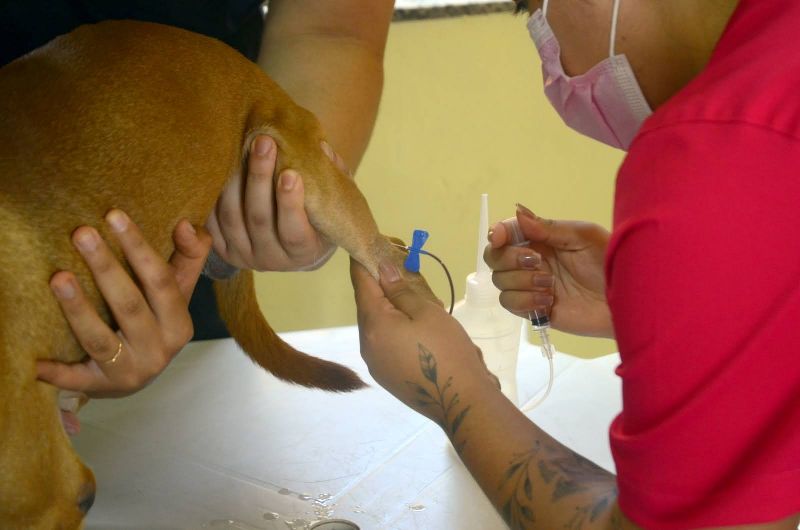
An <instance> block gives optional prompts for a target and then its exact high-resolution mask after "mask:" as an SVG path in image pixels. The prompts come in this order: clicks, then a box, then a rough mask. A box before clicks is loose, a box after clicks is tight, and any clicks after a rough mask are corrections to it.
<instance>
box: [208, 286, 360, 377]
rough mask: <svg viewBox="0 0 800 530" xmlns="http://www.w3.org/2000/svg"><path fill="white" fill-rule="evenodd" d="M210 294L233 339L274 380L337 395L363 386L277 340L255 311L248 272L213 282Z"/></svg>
mask: <svg viewBox="0 0 800 530" xmlns="http://www.w3.org/2000/svg"><path fill="white" fill-rule="evenodd" d="M214 292H215V293H216V295H217V305H218V306H219V312H220V315H221V316H222V320H223V321H224V322H225V324H226V325H227V326H228V330H229V331H230V332H231V335H233V338H235V339H236V342H238V343H239V346H241V347H242V349H243V350H244V351H245V353H247V355H249V356H250V358H251V359H252V360H253V361H254V362H255V363H257V364H259V365H260V366H262V367H263V368H265V369H267V370H269V371H270V372H272V373H273V374H274V375H275V376H276V377H278V378H280V379H283V380H285V381H289V382H292V383H297V384H298V385H303V386H307V387H315V388H322V389H324V390H333V391H338V392H346V391H350V390H357V389H359V388H363V387H364V386H366V385H365V384H364V382H363V381H362V380H361V379H360V378H359V377H358V375H356V373H355V372H353V371H352V370H350V369H349V368H346V367H344V366H341V365H339V364H336V363H332V362H330V361H324V360H322V359H318V358H316V357H312V356H310V355H307V354H305V353H302V352H300V351H297V350H296V349H294V348H292V347H291V346H290V345H289V344H287V343H286V342H284V341H283V340H281V338H280V337H278V335H277V334H276V333H275V331H273V330H272V328H271V327H270V326H269V324H268V323H267V321H266V320H265V319H264V317H263V315H262V314H261V311H260V310H259V308H258V302H257V301H256V295H255V289H254V288H253V273H252V272H250V271H247V270H242V271H239V272H238V273H237V274H236V275H235V276H233V277H232V278H231V279H229V280H216V281H215V282H214Z"/></svg>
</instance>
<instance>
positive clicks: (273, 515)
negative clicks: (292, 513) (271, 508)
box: [264, 512, 280, 521]
mask: <svg viewBox="0 0 800 530" xmlns="http://www.w3.org/2000/svg"><path fill="white" fill-rule="evenodd" d="M279 517H280V514H277V513H275V512H267V513H265V514H264V519H266V520H267V521H274V520H276V519H278V518H279Z"/></svg>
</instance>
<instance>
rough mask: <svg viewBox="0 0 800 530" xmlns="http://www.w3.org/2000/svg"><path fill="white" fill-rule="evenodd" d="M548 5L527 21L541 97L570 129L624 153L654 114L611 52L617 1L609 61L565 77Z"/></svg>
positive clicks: (616, 8)
mask: <svg viewBox="0 0 800 530" xmlns="http://www.w3.org/2000/svg"><path fill="white" fill-rule="evenodd" d="M547 4H548V0H544V5H543V6H542V9H538V10H536V12H535V13H534V14H533V15H531V18H530V20H529V21H528V31H529V32H530V34H531V38H532V39H533V42H534V44H536V48H537V49H538V50H539V55H540V56H541V58H542V74H543V76H544V93H545V95H546V96H547V99H549V100H550V103H551V104H552V105H553V107H555V109H556V112H558V114H559V115H560V116H561V119H563V120H564V123H566V124H567V125H568V126H570V127H571V128H573V129H575V130H576V131H578V132H579V133H581V134H584V135H586V136H589V137H591V138H594V139H595V140H599V141H601V142H603V143H605V144H608V145H610V146H612V147H617V148H619V149H625V150H627V149H628V147H629V146H630V145H631V142H632V141H633V137H634V136H636V133H637V131H638V130H639V127H641V125H642V122H644V120H645V118H647V117H648V116H649V115H650V114H652V112H653V111H652V110H651V109H650V105H648V104H647V100H645V98H644V94H642V90H641V88H640V87H639V83H638V82H637V81H636V76H635V75H634V73H633V69H632V68H631V65H630V63H629V62H628V59H627V57H625V55H616V54H615V53H614V40H615V37H616V32H617V17H618V15H619V0H614V10H613V15H612V21H611V43H610V45H609V52H608V58H607V59H604V60H603V61H602V62H600V63H598V64H596V65H595V66H594V67H592V69H591V70H589V71H588V72H586V73H585V74H582V75H578V76H575V77H569V76H568V75H567V74H566V73H564V68H563V66H561V47H560V46H559V44H558V40H556V37H555V35H554V34H553V30H552V29H551V28H550V25H549V24H548V23H547V19H546V18H545V15H546V13H547Z"/></svg>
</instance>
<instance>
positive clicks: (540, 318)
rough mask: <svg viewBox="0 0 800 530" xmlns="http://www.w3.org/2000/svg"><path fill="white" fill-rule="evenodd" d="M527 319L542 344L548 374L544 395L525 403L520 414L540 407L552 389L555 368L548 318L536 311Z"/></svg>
mask: <svg viewBox="0 0 800 530" xmlns="http://www.w3.org/2000/svg"><path fill="white" fill-rule="evenodd" d="M528 318H530V320H531V325H532V326H533V330H534V331H536V332H537V333H538V334H539V340H540V341H541V343H542V345H541V350H542V356H543V357H544V358H546V359H547V364H548V367H549V371H550V374H549V377H548V379H547V387H546V388H545V390H544V393H543V394H541V395H540V396H539V397H537V398H535V399H533V400H532V401H529V402H528V403H526V404H525V405H524V406H523V407H522V409H521V410H522V412H528V411H531V410H533V409H535V408H536V407H538V406H539V405H541V404H542V403H543V402H544V400H545V399H547V396H549V395H550V391H551V390H552V389H553V380H554V379H555V368H554V367H553V356H554V355H555V349H553V343H552V342H550V333H549V332H548V331H549V330H550V318H549V317H548V316H547V315H540V314H539V313H538V312H537V311H533V313H529V314H528Z"/></svg>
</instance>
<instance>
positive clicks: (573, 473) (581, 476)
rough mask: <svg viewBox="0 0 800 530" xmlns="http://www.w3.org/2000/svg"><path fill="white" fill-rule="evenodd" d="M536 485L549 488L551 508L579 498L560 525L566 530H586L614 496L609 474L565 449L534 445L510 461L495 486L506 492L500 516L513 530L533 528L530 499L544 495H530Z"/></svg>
mask: <svg viewBox="0 0 800 530" xmlns="http://www.w3.org/2000/svg"><path fill="white" fill-rule="evenodd" d="M536 475H538V478H540V479H541V481H539V480H537V477H536ZM536 485H539V487H541V486H548V488H547V489H548V490H550V488H552V494H551V496H550V501H551V502H552V503H553V504H555V503H557V502H559V501H562V500H564V499H566V498H567V497H570V496H574V495H578V494H583V495H581V498H580V499H577V501H578V502H576V503H575V507H574V510H573V511H572V513H571V516H569V518H568V520H566V522H565V523H564V525H563V527H564V528H566V529H567V530H581V529H585V528H590V526H586V525H587V523H588V524H589V525H591V523H594V522H595V521H596V520H598V518H599V517H600V516H601V515H603V514H606V513H608V510H610V509H611V507H612V505H613V503H614V500H615V499H616V496H617V488H616V481H615V480H614V476H613V475H612V474H611V473H609V472H608V471H605V470H604V469H602V468H600V467H599V466H597V465H595V464H594V463H593V462H591V461H589V460H587V459H586V458H583V457H582V456H580V455H579V454H577V453H575V452H573V451H570V450H569V449H567V448H564V447H562V446H559V445H557V444H554V443H541V442H539V441H537V442H536V446H535V447H534V448H533V449H532V450H531V451H529V452H527V453H523V454H519V455H517V456H516V457H515V458H514V460H512V462H511V465H510V466H509V468H508V470H507V471H506V473H505V475H504V476H503V479H502V480H501V482H500V485H499V489H501V490H509V491H510V493H509V495H508V500H507V501H506V503H505V504H504V505H503V509H502V515H503V517H504V518H505V520H506V522H507V523H508V525H509V526H510V527H511V528H512V529H513V530H517V529H524V528H535V526H534V523H535V521H536V519H535V517H534V512H533V501H534V495H538V496H541V495H545V494H546V493H545V492H544V491H541V492H540V491H534V489H535V487H536ZM564 509H565V510H566V509H567V508H566V507H565V508H564ZM564 513H567V512H566V511H564Z"/></svg>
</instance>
